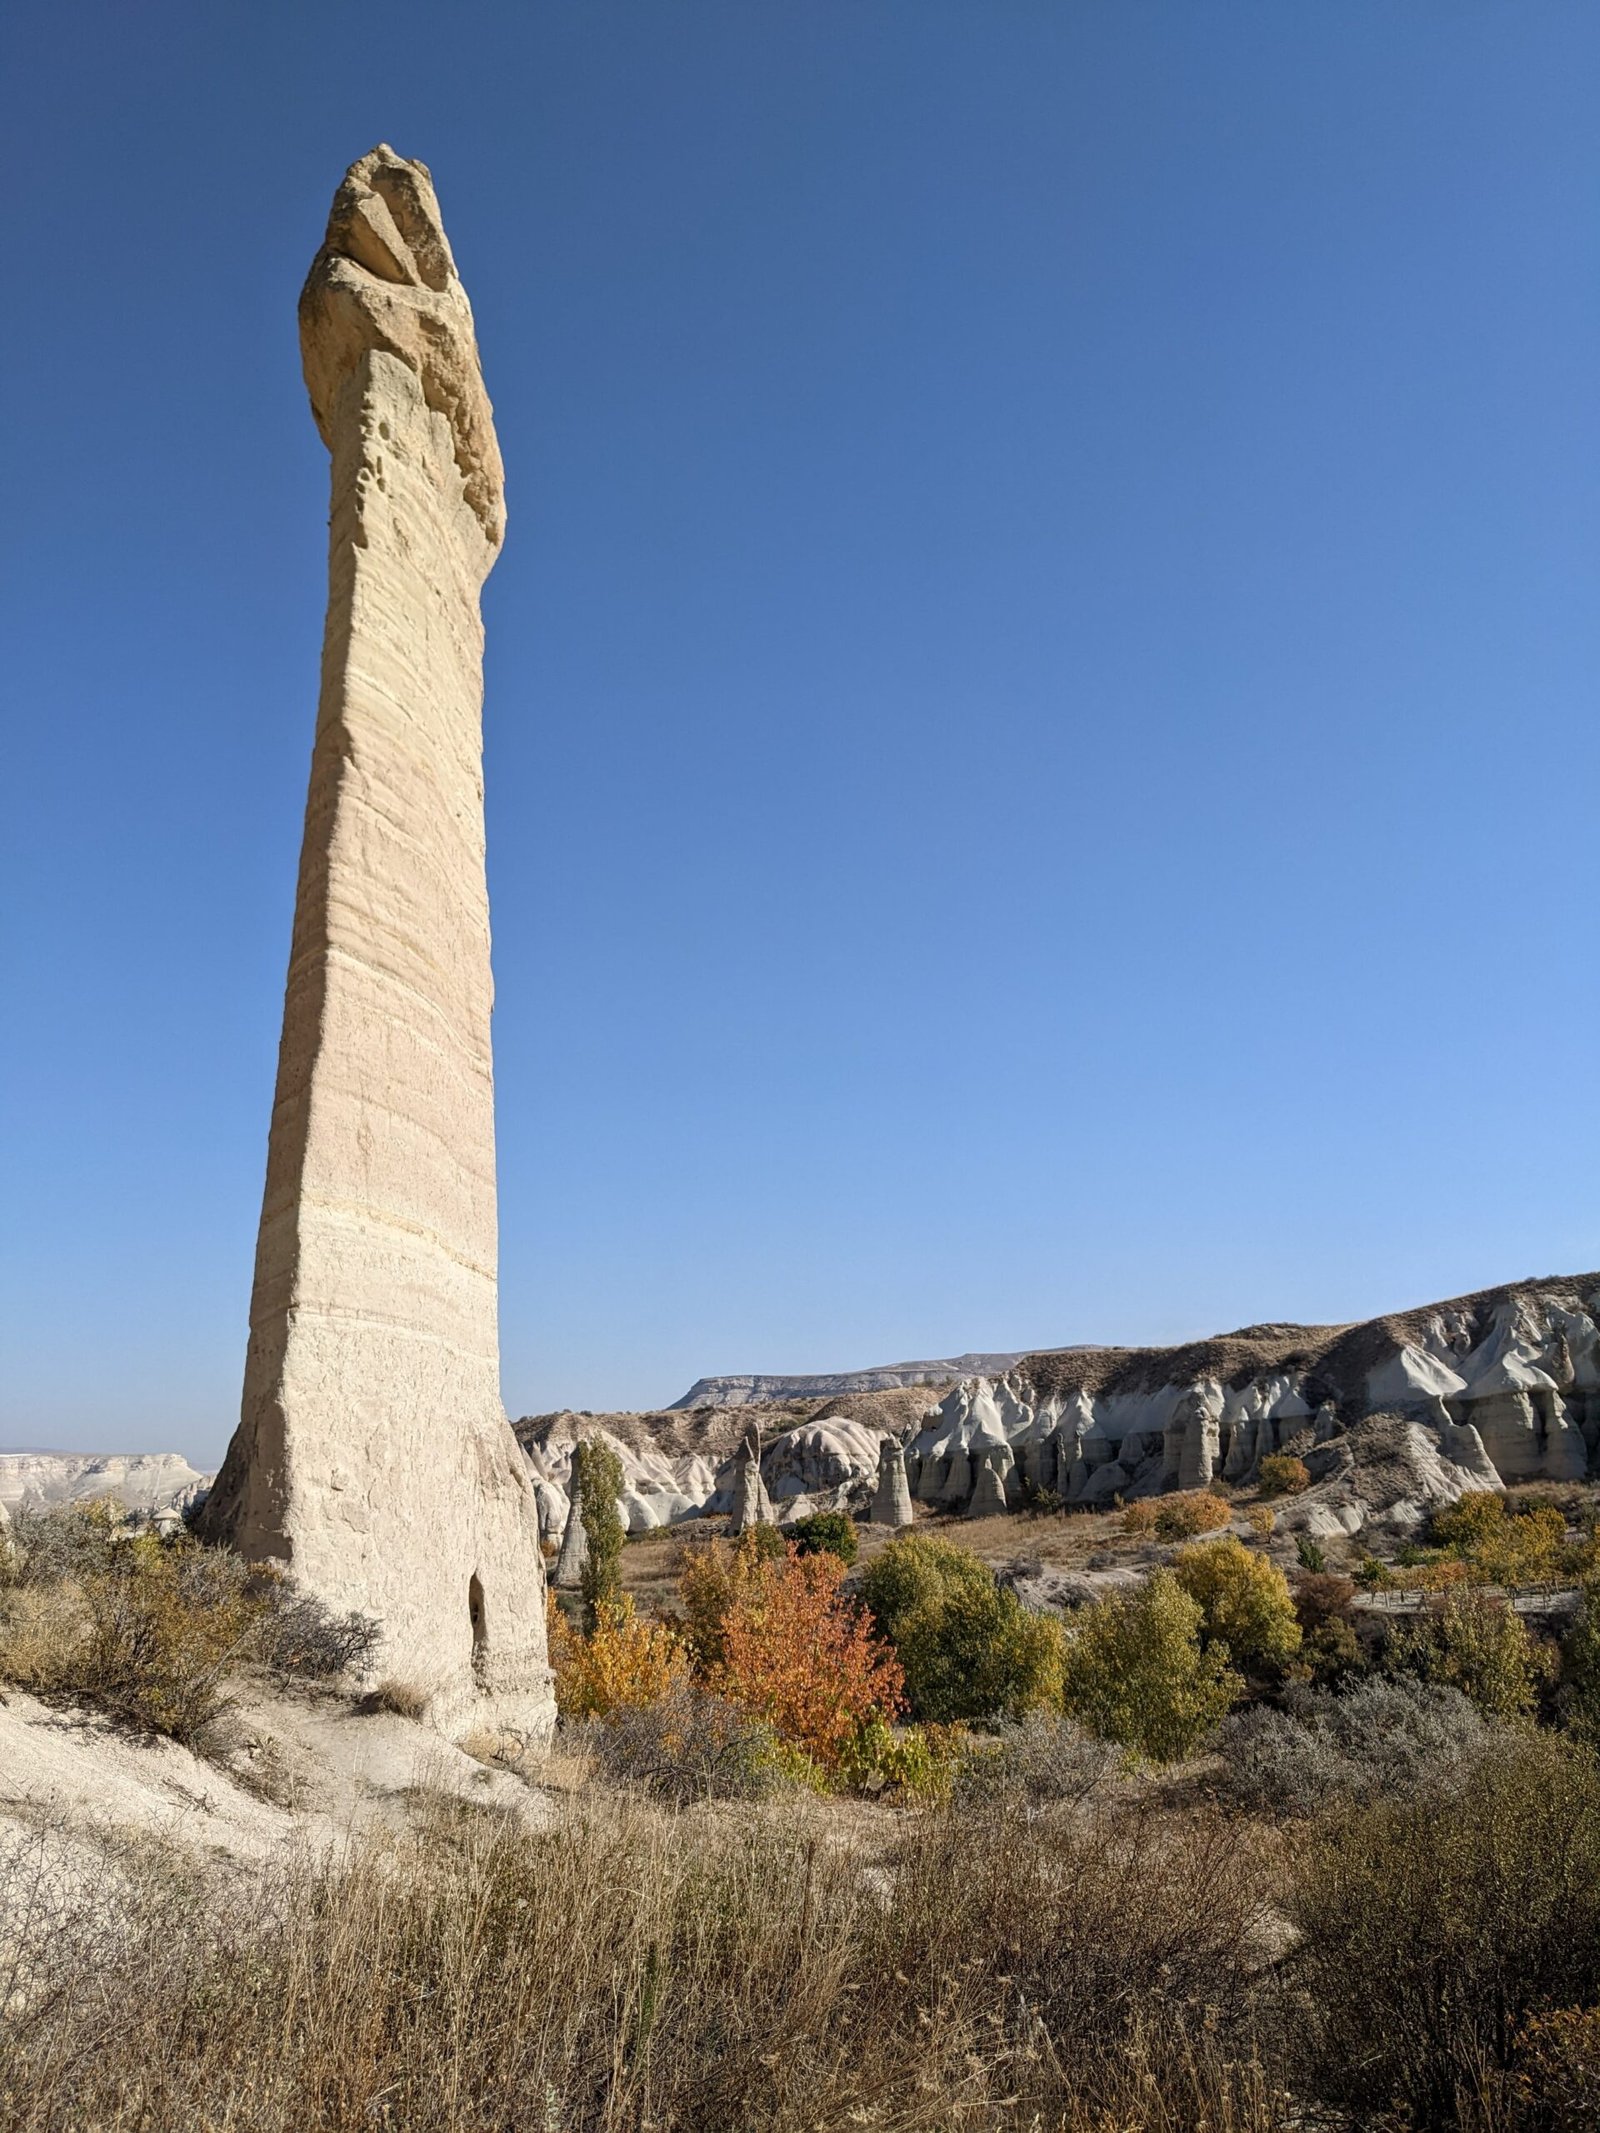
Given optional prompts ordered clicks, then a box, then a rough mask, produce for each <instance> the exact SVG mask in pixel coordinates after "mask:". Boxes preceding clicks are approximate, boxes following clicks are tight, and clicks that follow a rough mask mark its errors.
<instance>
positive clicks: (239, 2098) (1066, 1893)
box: [0, 1796, 1288, 2133]
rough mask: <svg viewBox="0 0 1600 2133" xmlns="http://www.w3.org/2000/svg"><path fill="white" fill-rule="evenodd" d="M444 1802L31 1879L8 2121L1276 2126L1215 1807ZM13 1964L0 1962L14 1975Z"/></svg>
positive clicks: (7, 2127)
mask: <svg viewBox="0 0 1600 2133" xmlns="http://www.w3.org/2000/svg"><path fill="white" fill-rule="evenodd" d="M858 1819H859V1818H856V1819H852V1818H850V1817H845V1818H843V1820H840V1819H837V1818H835V1817H834V1816H832V1814H831V1813H829V1814H827V1815H824V1813H823V1812H822V1811H821V1810H819V1809H818V1808H817V1806H816V1804H815V1803H807V1804H806V1805H804V1806H797V1805H793V1804H786V1805H785V1806H783V1807H782V1808H779V1809H770V1810H769V1809H762V1808H757V1809H744V1810H741V1811H739V1812H738V1813H733V1812H730V1811H728V1810H725V1809H695V1810H692V1811H689V1812H687V1813H683V1814H677V1815H674V1814H666V1813H662V1812H658V1811H652V1810H645V1809H642V1808H639V1807H637V1806H630V1805H624V1804H621V1803H618V1802H615V1801H607V1800H605V1799H603V1798H602V1799H599V1800H597V1799H595V1798H594V1797H592V1796H591V1797H590V1798H588V1799H587V1800H584V1799H580V1798H572V1799H570V1800H569V1801H567V1802H566V1803H565V1804H564V1805H563V1806H562V1808H561V1809H560V1813H559V1820H558V1824H557V1826H556V1827H555V1828H554V1829H553V1830H552V1831H551V1832H550V1833H548V1834H545V1835H540V1836H529V1835H528V1834H526V1833H525V1832H521V1831H518V1830H515V1829H513V1828H511V1827H510V1826H508V1825H507V1824H505V1823H504V1822H502V1821H500V1820H499V1819H497V1818H495V1817H492V1816H489V1815H486V1814H484V1813H482V1812H478V1813H473V1812H467V1811H463V1810H460V1809H455V1810H445V1809H439V1810H438V1811H437V1812H436V1813H434V1814H433V1816H432V1818H431V1819H430V1821H429V1822H428V1824H427V1826H425V1827H424V1828H423V1829H421V1830H420V1831H419V1833H417V1834H416V1835H415V1836H414V1837H412V1838H408V1839H395V1838H390V1839H387V1840H384V1841H383V1842H382V1843H376V1842H375V1843H374V1844H372V1845H371V1846H369V1848H367V1849H365V1850H363V1851H361V1852H359V1853H358V1854H357V1855H356V1856H355V1857H353V1858H352V1859H351V1860H350V1861H348V1862H347V1863H346V1864H345V1865H344V1866H343V1867H341V1868H328V1869H325V1870H316V1869H312V1868H310V1867H305V1866H302V1867H299V1868H295V1869H288V1870H284V1871H283V1872H281V1873H279V1874H278V1875H276V1876H275V1877H274V1878H273V1879H271V1880H270V1881H269V1882H268V1883H266V1884H265V1885H262V1884H256V1883H252V1884H251V1886H250V1887H249V1888H248V1890H242V1889H241V1890H236V1891H235V1892H234V1893H233V1894H232V1895H231V1896H230V1895H224V1894H221V1893H219V1891H218V1890H217V1888H216V1886H215V1884H207V1883H204V1882H202V1881H201V1879H200V1878H199V1877H198V1876H197V1875H196V1874H194V1873H193V1872H192V1871H190V1870H187V1869H183V1868H180V1867H179V1866H178V1865H176V1864H175V1863H173V1862H172V1861H171V1860H169V1859H167V1858H164V1857H162V1856H161V1855H159V1854H152V1855H150V1856H149V1857H148V1858H146V1859H145V1860H144V1862H143V1864H142V1866H141V1868H140V1871H139V1872H138V1874H136V1875H134V1876H133V1877H131V1878H130V1876H129V1874H128V1871H127V1866H126V1862H125V1861H124V1862H119V1864H118V1866H117V1869H116V1874H117V1881H116V1886H115V1889H114V1890H113V1891H112V1892H111V1893H110V1894H108V1887H109V1884H108V1885H107V1886H92V1885H80V1886H79V1887H78V1888H77V1890H76V1891H75V1892H72V1891H69V1892H68V1893H67V1894H66V1895H62V1894H61V1893H60V1891H59V1889H57V1888H54V1887H52V1886H50V1885H49V1877H48V1876H44V1877H43V1878H41V1877H40V1876H39V1873H38V1860H37V1858H36V1857H34V1856H30V1855H29V1854H28V1850H27V1847H26V1846H24V1847H23V1848H22V1850H21V1851H20V1852H19V1853H18V1854H16V1855H15V1856H14V1857H13V1859H12V1861H11V1873H10V1885H9V1887H6V1886H5V1885H4V1877H3V1876H0V1904H3V1903H5V1902H6V1901H7V1899H9V1904H10V1907H11V1908H12V1910H13V1912H14V1911H15V1910H16V1909H17V1908H18V1907H19V1906H20V1907H21V1908H23V1909H25V1910H27V1911H29V1912H30V1913H31V1923H29V1924H28V1925H27V1926H26V1928H25V1930H24V1933H23V1935H22V1941H21V1945H22V1948H23V1954H22V1957H21V1959H20V1962H19V1963H18V1966H17V1968H16V1971H15V1973H14V1975H13V1976H12V1977H11V1979H10V1980H9V1988H10V1989H9V1995H8V1996H9V2000H10V2006H11V2011H12V2012H11V2020H10V2022H9V2024H8V2026H7V2027H6V2028H5V2030H4V2031H3V2032H0V2128H3V2129H4V2133H68V2129H71V2133H101V2129H104V2133H111V2129H117V2133H122V2129H132V2128H135V2127H137V2128H148V2129H160V2133H213V2129H222V2128H226V2129H227V2133H290V2129H293V2133H313V2129H327V2133H355V2129H357V2128H360V2129H362V2133H367V2129H370V2128H372V2127H389V2128H396V2129H398V2128H405V2129H407V2133H488V2129H490V2128H493V2129H497V2133H498V2129H505V2133H511V2129H513V2128H514V2129H517V2133H523V2129H527V2133H613V2129H616V2133H621V2129H624V2128H627V2129H638V2133H644V2129H646V2128H652V2129H656V2133H680V2129H681V2133H690V2129H692V2133H724V2129H726V2133H734V2129H739V2133H756V2129H762V2133H767V2129H771V2133H791V2129H792V2133H801V2129H813V2128H815V2129H822V2128H828V2129H833V2128H841V2127H848V2126H851V2125H862V2126H877V2127H881V2128H884V2129H886V2133H887V2129H893V2133H954V2129H956V2128H958V2127H959V2128H963V2129H976V2133H999V2129H1002V2128H1005V2129H1011V2128H1017V2129H1019V2133H1021V2129H1024V2128H1033V2127H1039V2128H1044V2127H1051V2128H1059V2129H1063V2133H1102V2129H1106V2128H1111V2127H1117V2128H1130V2129H1135V2128H1136V2129H1142V2133H1193V2129H1194V2128H1195V2127H1198V2126H1200V2125H1205V2126H1207V2127H1209V2128H1211V2129H1213V2133H1279V2129H1281V2128H1283V2127H1284V2126H1285V2125H1286V2124H1287V2123H1288V2121H1287V2119H1286V2118H1285V2117H1284V2115H1283V2111H1282V2108H1281V2106H1280V2104H1279V2103H1278V2102H1277V2101H1276V2100H1275V2099H1274V2098H1273V2097H1272V2096H1271V2095H1270V2094H1269V2091H1268V2086H1267V2083H1266V2081H1265V2078H1264V2076H1263V2075H1262V2073H1261V2072H1260V2069H1259V2067H1258V2066H1257V2065H1256V2064H1255V2061H1254V2057H1253V2053H1252V2036H1251V2016H1250V2002H1251V1991H1252V1985H1251V1976H1250V1972H1251V1955H1250V1951H1251V1947H1252V1942H1253V1936H1254V1935H1255V1934H1256V1932H1257V1929H1258V1927H1259V1924H1260V1919H1261V1912H1262V1907H1263V1904H1262V1896H1261V1893H1260V1892H1261V1887H1262V1875H1261V1872H1260V1869H1259V1863H1258V1862H1257V1861H1255V1860H1254V1859H1253V1858H1252V1856H1251V1853H1250V1847H1249V1846H1248V1845H1241V1844H1240V1843H1239V1842H1238V1841H1237V1839H1236V1836H1235V1835H1234V1834H1232V1833H1230V1832H1229V1830H1228V1829H1227V1828H1226V1827H1225V1826H1224V1825H1223V1824H1222V1823H1220V1822H1219V1821H1216V1820H1213V1819H1208V1818H1204V1817H1202V1818H1200V1819H1193V1818H1173V1817H1171V1816H1170V1815H1169V1817H1168V1818H1167V1820H1166V1821H1165V1823H1164V1824H1163V1826H1162V1827H1161V1828H1160V1829H1156V1828H1153V1827H1152V1826H1151V1825H1150V1824H1149V1823H1148V1821H1147V1820H1145V1819H1141V1818H1139V1817H1138V1816H1135V1815H1133V1814H1131V1813H1129V1812H1128V1811H1126V1810H1124V1809H1119V1810H1117V1811H1116V1812H1111V1811H1107V1812H1104V1813H1096V1814H1093V1815H1089V1816H1085V1815H1084V1814H1083V1812H1082V1811H1081V1810H1080V1811H1078V1812H1077V1813H1076V1814H1075V1815H1074V1816H1073V1817H1070V1818H1069V1817H1063V1818H1062V1819H1061V1820H1060V1822H1059V1823H1058V1824H1057V1825H1054V1826H1051V1827H1048V1828H1046V1827H1044V1826H1042V1825H1041V1824H1040V1823H1039V1822H1038V1821H1034V1822H1033V1823H1031V1824H1030V1828H1029V1840H1028V1841H1019V1838H1020V1837H1021V1834H1022V1833H1021V1831H1020V1828H1019V1827H1017V1826H1014V1825H1012V1824H1011V1823H1009V1822H1008V1821H1007V1820H1006V1818H1005V1817H1004V1816H993V1817H979V1818H977V1819H976V1820H975V1821H973V1822H971V1823H970V1824H967V1825H964V1824H963V1823H962V1822H960V1821H958V1820H956V1819H953V1818H951V1819H932V1820H927V1821H922V1822H907V1823H904V1824H901V1823H897V1822H895V1821H894V1820H892V1819H891V1818H889V1817H886V1816H880V1817H878V1818H877V1824H876V1826H877V1827H878V1829H879V1830H881V1831H882V1832H884V1833H885V1835H884V1842H883V1844H882V1846H881V1848H880V1851H879V1855H878V1856H877V1857H876V1858H874V1857H870V1856H867V1855H865V1854H864V1852H863V1850H862V1849H861V1848H860V1846H859V1844H858V1843H854V1842H851V1841H848V1834H847V1833H851V1832H855V1831H857V1829H858ZM7 1983H8V1981H7V1979H6V1978H5V1976H4V1975H3V1973H0V1993H3V1992H4V1991H5V1988H6V1986H7Z"/></svg>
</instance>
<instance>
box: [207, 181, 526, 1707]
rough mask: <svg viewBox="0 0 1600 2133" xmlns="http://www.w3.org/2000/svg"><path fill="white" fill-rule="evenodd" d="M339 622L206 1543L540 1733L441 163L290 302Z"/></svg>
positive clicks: (372, 204) (474, 605)
mask: <svg viewBox="0 0 1600 2133" xmlns="http://www.w3.org/2000/svg"><path fill="white" fill-rule="evenodd" d="M300 320H301V345H302V353H303V356H304V363H305V373H306V382H307V385H308V387H309V389H310V393H311V399H312V406H313V410H314V412H315V414H316V418H317V424H318V427H319V429H320V430H321V431H322V434H323V436H324V438H325V440H326V441H327V443H328V445H329V446H330V448H331V451H332V454H333V504H332V521H331V531H330V542H329V597H328V617H327V628H326V634H325V637H324V648H323V664H322V695H321V702H320V706H319V710H318V718H317V731H316V740H315V745H314V748H313V753H312V763H311V786H310V795H309V799H308V801H307V807H306V820H305V837H304V843H303V846H302V851H301V861H300V880H299V888H298V892H297V896H296V905H295V922H294V936H293V944H292V948H291V953H290V961H289V976H288V984H287V990H286V994H285V1001H284V1023H283V1039H282V1045H281V1049H280V1052H279V1059H278V1082H277V1093H276V1097H275V1100H274V1106H273V1114H272V1129H271V1135H270V1139H269V1146H268V1156H267V1184H266V1193H265V1198H264V1201H263V1206H262V1214H261V1229H260V1235H259V1240H258V1243H257V1251H256V1274H255V1288H254V1294H253V1297H252V1303H251V1333H250V1346H249V1354H248V1359H247V1362H246V1368H245V1388H244V1403H243V1413H242V1417H241V1420H240V1424H239V1428H238V1430H237V1432H236V1433H235V1436H234V1439H233V1442H232V1444H231V1445H230V1447H229V1450H228V1456H227V1460H226V1462H225V1464H224V1466H223V1469H222V1472H221V1474H220V1475H219V1476H218V1479H217V1482H216V1485H215V1487H214V1489H213V1491H212V1493H211V1497H210V1500H209V1502H208V1504H207V1506H206V1510H205V1513H204V1522H205V1529H206V1530H207V1531H208V1532H209V1533H210V1534H211V1535H213V1536H214V1537H217V1538H219V1539H226V1540H229V1541H231V1542H233V1543H234V1545H235V1546H237V1547H238V1548H239V1549H241V1551H242V1552H243V1553H244V1554H246V1555H248V1556H250V1557H252V1558H255V1559H271V1560H274V1561H278V1562H281V1563H283V1564H284V1565H286V1566H287V1568H288V1569H289V1570H290V1572H291V1573H292V1575H293V1576H294V1578H295V1580H296V1581H297V1582H298V1583H299V1584H300V1585H301V1586H303V1587H304V1588H305V1589H306V1590H307V1591H308V1592H310V1593H313V1594H315V1595H316V1596H317V1597H318V1598H320V1599H322V1600H324V1601H326V1602H327V1603H328V1604H329V1605H330V1606H333V1607H335V1608H338V1609H340V1610H345V1609H358V1610H360V1611H362V1612H364V1613H367V1614H370V1615H371V1616H373V1617H374V1618H375V1619H376V1620H377V1622H378V1623H379V1625H380V1626H381V1629H382V1632H383V1643H382V1648H381V1652H380V1654H379V1657H378V1660H377V1667H378V1670H379V1671H381V1672H382V1673H383V1674H386V1675H388V1676H390V1677H393V1678H396V1679H404V1680H406V1681H407V1682H410V1683H412V1684H414V1685H415V1686H416V1687H417V1688H419V1689H420V1690H421V1691H422V1692H423V1693H424V1694H425V1695H426V1696H427V1698H428V1716H429V1719H430V1721H431V1722H432V1723H434V1724H436V1725H437V1726H439V1727H441V1728H442V1729H444V1730H447V1731H449V1732H452V1733H456V1734H460V1733H463V1732H465V1731H466V1730H468V1729H470V1728H476V1727H480V1726H489V1727H495V1728H497V1729H499V1730H500V1731H501V1732H502V1733H504V1732H507V1731H515V1732H520V1733H521V1734H522V1735H523V1736H524V1737H525V1738H527V1739H531V1740H539V1739H542V1738H544V1737H546V1736H547V1735H548V1733H549V1731H550V1727H551V1725H552V1723H553V1717H554V1706H553V1701H552V1698H551V1693H550V1674H549V1668H548V1666H547V1665H546V1657H545V1632H544V1578H543V1568H542V1563H541V1558H540V1554H539V1518H538V1507H537V1502H536V1499H535V1496H534V1491H533V1482H532V1477H531V1476H530V1475H529V1473H528V1470H527V1468H526V1466H525V1464H524V1462H523V1459H522V1457H521V1454H520V1453H519V1452H518V1450H517V1447H516V1444H515V1441H514V1439H513V1438H512V1435H511V1432H510V1429H509V1427H508V1426H507V1423H506V1420H505V1415H504V1412H503V1410H502V1408H501V1405H500V1385H499V1326H498V1311H497V1296H496V1250H497V1248H496V1221H495V1157H494V1103H493V1079H492V1067H491V1058H490V1042H489V1017H490V1007H491V1002H492V998H493V985H492V980H491V976H490V969H489V905H488V894H487V889H486V885H485V878H484V832H483V778H482V700H483V669H482V657H483V629H482V623H481V621H480V617H479V605H478V602H479V590H480V588H481V586H482V583H483V580H484V578H485V577H486V576H487V575H488V572H489V569H490V566H491V565H492V564H493V562H494V560H495V555H496V552H497V549H498V546H499V541H500V536H501V530H502V527H503V524H504V512H503V505H502V501H501V475H500V457H499V449H498V446H497V445H496V443H495V438H494V428H493V423H492V420H491V417H490V410H489V402H488V398H487V396H486V394H485V393H484V390H483V384H482V379H481V376H480V373H479V369H478V357H477V347H476V343H475V340H474V336H473V328H472V313H471V310H470V308H469V306H468V304H467V300H466V295H465V292H464V291H463V290H462V288H461V284H460V282H459V281H458V280H457V279H456V276H455V271H454V267H453V265H452V263H451V258H450V249H449V246H448V244H447V243H446V241H445V237H444V231H443V228H442V226H441V224H440V222H439V217H438V209H437V205H436V203H435V201H434V197H433V188H432V184H431V182H430V180H429V177H428V173H427V171H426V170H425V169H424V168H423V166H422V165H421V164H419V163H407V162H405V161H403V160H402V159H401V158H400V157H398V156H396V155H395V154H394V153H393V151H392V150H390V149H388V148H378V149H375V150H374V151H373V153H372V154H371V155H369V156H364V157H363V158H362V159H361V161H360V162H359V163H357V164H355V165H354V166H353V167H352V169H351V170H350V172H349V174H348V176H347V177H346V179H345V181H344V184H343V185H342V186H341V187H340V189H339V192H338V195H337V196H336V199H335V202H334V209H333V214H332V217H331V219H330V221H329V225H328V234H327V239H326V242H325V243H324V245H323V247H322V249H321V251H319V253H318V254H317V257H316V260H315V262H314V263H313V266H312V269H311V273H310V276H309V278H308V280H307V283H306V288H305V293H304V295H303V296H302V299H301V306H300Z"/></svg>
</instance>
